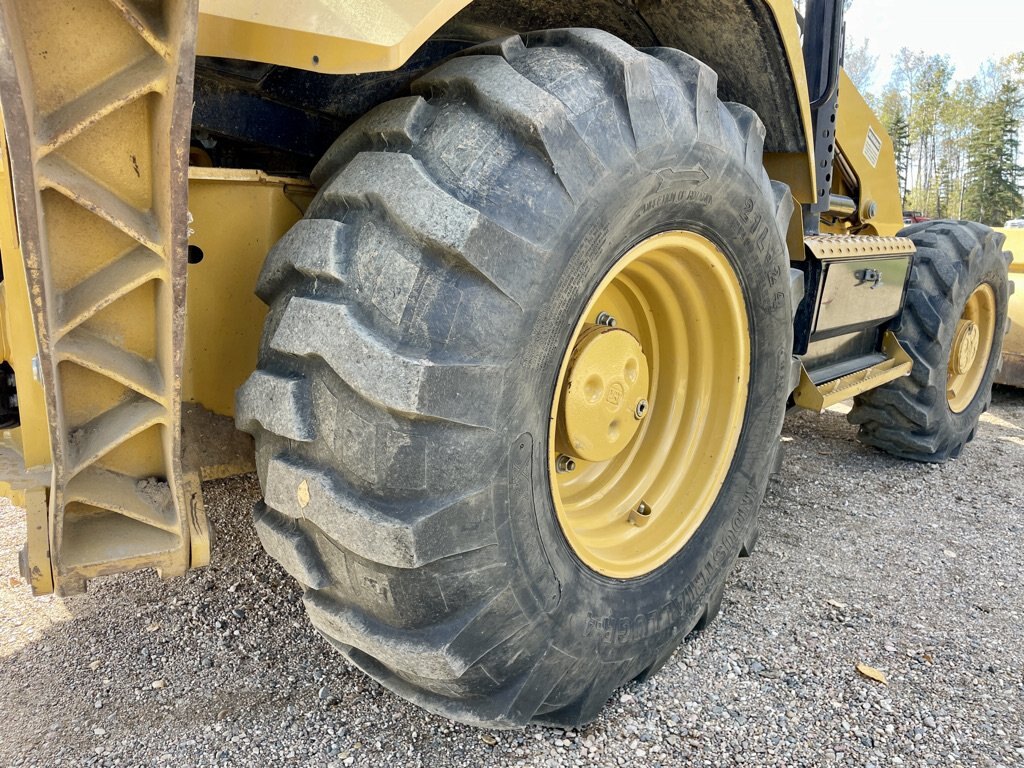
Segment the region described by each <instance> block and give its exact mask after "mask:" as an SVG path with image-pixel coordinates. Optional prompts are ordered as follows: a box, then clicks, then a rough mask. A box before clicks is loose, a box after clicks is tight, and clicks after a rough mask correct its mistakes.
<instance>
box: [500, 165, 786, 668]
mask: <svg viewBox="0 0 1024 768" xmlns="http://www.w3.org/2000/svg"><path fill="white" fill-rule="evenodd" d="M671 154H672V153H671V152H667V153H665V154H664V155H663V156H662V157H661V158H659V159H657V160H653V161H648V162H646V163H644V162H641V163H639V164H637V165H634V166H632V167H629V168H626V169H623V170H621V171H620V172H619V173H611V174H609V178H608V179H607V180H606V182H605V183H603V184H600V185H597V186H596V187H595V188H594V189H593V190H592V194H591V195H590V196H589V198H588V199H587V200H584V201H581V203H580V205H579V206H578V210H579V211H583V212H585V213H583V214H582V215H580V216H579V218H578V220H577V222H576V225H575V226H574V227H572V228H570V229H569V230H567V232H566V234H565V236H564V237H563V238H562V240H561V242H560V243H559V244H558V246H556V249H555V250H556V252H557V253H563V254H569V256H568V258H567V259H566V260H565V261H564V262H562V263H564V268H563V269H562V270H561V274H560V276H558V277H557V278H555V279H552V280H550V281H549V282H548V284H549V285H551V286H552V290H551V293H550V297H549V299H548V301H546V302H545V303H544V307H545V309H544V310H543V311H542V312H541V313H540V315H539V316H538V318H537V320H536V322H535V324H534V328H533V332H532V334H531V350H530V352H529V354H528V355H527V356H526V359H525V360H524V364H523V365H522V366H521V367H519V368H518V369H517V371H516V372H515V373H514V374H513V376H512V377H511V379H510V381H509V383H508V385H507V387H506V402H507V408H508V412H509V413H510V415H511V418H510V422H509V423H510V424H514V425H516V426H515V427H514V428H513V429H511V430H510V434H509V437H510V475H509V477H510V483H509V491H510V499H509V504H508V505H507V509H508V513H509V520H508V524H507V525H501V524H499V525H498V530H505V531H507V532H508V535H507V536H506V537H505V539H506V540H505V542H504V543H505V545H506V546H507V547H509V549H510V553H511V554H512V556H513V557H514V558H515V559H516V560H517V561H518V569H517V570H518V572H519V575H520V577H521V578H520V579H518V581H519V582H520V583H519V584H518V585H517V588H518V589H517V591H518V593H519V594H520V602H522V603H523V604H524V606H525V605H527V604H530V603H532V604H533V606H534V612H535V613H534V615H535V616H538V617H539V618H542V619H543V620H545V621H546V622H549V623H550V624H551V628H550V630H551V631H550V636H551V637H552V638H553V641H554V644H555V645H556V646H558V647H572V648H574V649H575V650H576V651H577V652H579V651H584V650H585V651H586V652H587V653H589V654H596V655H598V656H599V657H600V658H602V659H605V660H608V661H612V660H618V659H622V658H639V659H640V660H641V662H642V661H643V660H644V659H646V660H647V663H648V664H649V663H650V661H651V659H650V657H651V656H653V655H654V654H655V653H656V652H657V651H659V650H660V649H661V648H662V647H663V646H664V645H665V644H666V643H668V642H672V641H676V640H678V638H679V636H680V635H681V634H683V633H685V632H686V631H688V630H689V629H691V628H692V627H693V625H694V624H695V623H696V622H697V621H698V619H699V618H700V617H701V614H702V612H703V611H704V608H705V606H706V605H707V603H708V601H709V598H710V595H712V594H713V592H714V591H715V590H716V589H717V588H718V587H719V586H720V585H721V583H722V582H723V581H724V579H725V576H726V574H727V573H728V571H729V569H730V568H731V566H732V564H733V561H734V559H735V558H736V556H737V554H738V552H739V551H740V549H741V548H742V547H743V546H744V545H745V544H746V543H747V541H748V538H750V537H752V536H753V531H754V530H755V526H756V511H757V506H758V504H759V502H760V500H761V497H762V495H763V493H764V489H765V486H766V484H767V480H768V475H769V473H770V469H771V466H772V460H773V458H774V455H775V450H776V448H777V444H778V436H779V433H780V430H781V425H782V419H783V416H784V410H785V397H786V386H785V385H786V383H787V380H788V376H789V366H790V357H791V349H792V320H791V316H790V297H789V285H788V272H787V269H786V266H787V255H786V254H787V251H786V247H785V244H784V242H783V241H782V238H781V236H780V234H779V231H778V228H777V225H776V222H775V212H774V210H773V205H772V201H771V196H770V192H769V194H767V195H766V194H765V192H766V188H767V182H766V180H764V181H762V180H761V179H754V178H752V177H751V176H750V174H749V172H748V171H747V169H746V167H745V166H744V165H743V164H742V163H741V162H739V161H738V160H737V159H734V158H732V157H731V156H729V155H727V154H725V153H723V152H721V151H720V150H717V149H715V148H712V147H707V146H703V145H695V146H692V147H690V148H689V149H688V150H685V151H683V152H678V150H677V151H676V153H675V154H677V155H681V156H678V157H675V158H673V157H671ZM698 166H700V167H703V168H715V169H717V171H716V173H715V175H714V177H713V178H710V179H708V181H706V182H704V183H703V184H700V185H695V184H694V183H693V182H689V181H685V180H682V179H681V176H680V175H679V174H678V173H677V172H676V171H677V170H678V169H679V168H694V167H698ZM671 230H690V231H694V232H697V233H699V234H701V235H703V236H705V237H707V238H708V239H709V240H711V241H712V242H714V243H715V244H716V245H717V246H718V247H719V248H720V249H721V250H722V251H723V252H724V253H725V254H726V255H727V257H728V259H729V261H730V263H731V265H732V267H733V269H734V271H735V273H736V276H737V278H738V279H739V282H740V285H741V288H742V291H743V294H744V297H745V300H746V310H747V315H748V323H749V330H750V342H751V355H750V356H751V369H750V385H749V386H750V389H749V393H748V399H747V404H746V412H745V415H744V422H743V427H742V431H741V435H740V438H739V443H738V446H737V450H736V454H735V456H734V459H733V463H732V467H731V468H730V470H729V472H728V474H727V476H726V479H725V483H724V485H723V487H722V489H721V491H720V493H719V495H718V498H717V499H716V501H715V503H714V504H713V506H712V508H711V510H710V511H709V512H708V514H707V516H706V518H705V520H704V521H703V522H702V524H701V525H700V527H699V528H698V530H697V531H696V532H695V534H694V535H693V536H692V538H691V539H690V540H689V541H688V542H687V543H686V544H685V545H684V547H683V548H682V549H681V550H680V552H678V553H677V554H676V555H675V556H674V557H672V558H671V559H670V560H669V561H668V562H667V563H666V564H664V565H663V566H661V567H659V568H658V569H656V570H655V571H653V572H652V573H650V574H647V575H645V576H643V577H639V578H635V579H629V580H619V579H612V578H608V577H605V576H601V575H599V574H597V573H596V572H594V571H592V570H591V569H589V568H587V567H586V566H584V565H583V564H582V563H581V562H580V560H579V558H578V557H577V556H576V555H575V553H574V552H573V550H572V549H571V547H570V546H569V544H568V542H567V540H566V538H565V536H564V534H563V532H562V530H561V527H560V525H559V523H558V521H557V517H556V514H555V511H554V506H553V502H552V490H551V484H550V478H549V476H548V456H547V446H548V432H547V430H548V418H549V413H550V408H551V403H552V402H553V397H554V389H555V385H556V381H557V376H558V372H559V368H560V365H561V361H562V357H563V354H564V353H565V350H566V348H567V345H568V343H569V340H570V337H571V335H572V331H573V329H574V328H575V327H576V325H577V322H578V320H579V318H580V316H581V314H582V312H583V310H584V308H585V307H586V305H587V303H588V302H589V300H590V298H591V296H592V294H593V292H594V290H595V289H596V288H597V286H598V284H599V283H600V282H601V280H602V279H603V277H604V276H605V275H606V274H607V272H608V271H609V270H610V269H611V268H612V266H613V265H614V264H615V263H616V262H617V260H618V259H619V258H620V257H621V256H622V255H623V254H625V253H626V252H627V251H628V250H629V249H630V248H631V247H633V246H634V245H636V244H637V243H639V242H641V241H642V240H644V239H646V238H648V237H650V236H652V235H654V234H657V233H659V232H665V231H671ZM538 406H539V407H538ZM524 446H529V447H524ZM517 451H518V452H519V453H520V454H522V452H523V451H529V453H530V457H529V464H530V471H531V474H532V499H531V500H530V501H531V503H530V504H529V505H528V506H529V507H532V510H528V509H527V505H524V504H523V502H522V498H521V495H520V497H519V498H518V499H517V497H516V494H517V483H516V477H515V475H516V472H517V471H518V472H521V471H522V469H521V467H522V464H523V462H524V461H525V459H524V457H523V456H522V455H520V456H519V457H518V459H517V457H516V456H515V454H516V452H517ZM517 461H518V466H519V469H518V470H517V469H516V468H515V465H516V464H517ZM518 487H521V484H518ZM524 511H532V519H531V520H529V521H524V520H522V519H521V518H522V516H524ZM537 548H539V550H540V552H539V553H538V552H537V551H536V549H537ZM538 555H541V556H538ZM641 666H643V664H642V663H641Z"/></svg>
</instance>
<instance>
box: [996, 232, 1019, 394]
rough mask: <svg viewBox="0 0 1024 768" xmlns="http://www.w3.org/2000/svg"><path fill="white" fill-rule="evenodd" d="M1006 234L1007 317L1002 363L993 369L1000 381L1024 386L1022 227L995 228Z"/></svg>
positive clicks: (997, 379) (1004, 246) (1004, 247)
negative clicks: (1010, 256)
mask: <svg viewBox="0 0 1024 768" xmlns="http://www.w3.org/2000/svg"><path fill="white" fill-rule="evenodd" d="M996 232H1002V233H1003V234H1004V235H1006V243H1005V244H1004V245H1003V250H1005V251H1009V252H1010V253H1012V254H1013V261H1012V262H1011V263H1010V285H1011V286H1015V288H1016V290H1014V292H1013V295H1012V296H1010V307H1009V310H1010V317H1009V327H1008V328H1007V332H1006V338H1004V339H1003V367H1002V369H1001V370H999V371H998V372H997V373H996V381H997V382H999V383H1000V384H1012V385H1013V386H1015V387H1024V229H996Z"/></svg>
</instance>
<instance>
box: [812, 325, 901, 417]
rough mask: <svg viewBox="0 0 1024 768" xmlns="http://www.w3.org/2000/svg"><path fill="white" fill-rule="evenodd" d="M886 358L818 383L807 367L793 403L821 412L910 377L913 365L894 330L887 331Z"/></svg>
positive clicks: (884, 351) (885, 339)
mask: <svg viewBox="0 0 1024 768" xmlns="http://www.w3.org/2000/svg"><path fill="white" fill-rule="evenodd" d="M882 352H883V353H884V354H885V359H883V360H882V361H881V362H878V363H875V364H874V365H870V366H868V367H866V368H863V369H861V370H859V371H855V372H853V373H848V374H846V375H845V376H840V377H839V378H837V379H832V380H830V381H824V382H821V383H818V384H815V382H814V379H813V378H812V374H811V373H809V372H808V371H807V369H806V368H803V367H801V369H800V383H799V384H798V385H797V388H796V391H795V392H793V401H794V402H795V403H796V404H797V405H798V406H800V407H801V408H806V409H807V410H809V411H818V412H819V413H820V412H822V411H824V410H825V409H826V408H830V407H832V406H833V405H835V404H836V403H841V402H842V401H843V400H848V399H849V398H851V397H854V396H855V395H859V394H861V393H862V392H867V391H868V390H869V389H874V388H875V387H880V386H882V385H883V384H887V383H889V382H890V381H894V380H895V379H898V378H900V377H901V376H909V375H910V369H911V368H912V367H913V365H914V363H913V361H912V360H911V359H910V355H908V354H907V351H906V350H905V349H903V347H902V346H901V345H900V343H899V341H898V340H897V339H896V336H895V335H894V334H893V333H892V331H886V332H885V336H884V337H883V339H882Z"/></svg>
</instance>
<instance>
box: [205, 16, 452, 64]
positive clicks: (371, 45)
mask: <svg viewBox="0 0 1024 768" xmlns="http://www.w3.org/2000/svg"><path fill="white" fill-rule="evenodd" d="M469 2H470V0H292V1H291V2H278V0H273V1H272V2H254V1H253V0H201V1H200V3H199V39H198V41H197V51H196V53H197V54H198V55H200V56H226V57H229V58H234V59H246V60H248V61H263V62H270V63H273V64H283V65H285V66H289V67H296V68H298V69H308V70H310V71H313V72H324V73H328V74H334V75H340V74H358V73H360V72H381V71H385V70H391V69H396V68H397V67H400V66H401V65H402V63H403V62H405V60H406V59H408V58H409V57H410V56H411V55H412V54H413V53H414V52H415V51H416V49H417V48H419V47H420V46H421V45H422V44H423V43H424V42H425V41H426V39H427V38H428V37H430V36H431V35H432V34H434V32H435V31H437V29H438V28H439V27H440V26H441V25H442V24H444V23H445V22H446V21H448V19H450V18H451V17H452V16H454V15H455V14H456V13H458V12H459V11H460V10H462V8H463V7H465V6H467V5H469Z"/></svg>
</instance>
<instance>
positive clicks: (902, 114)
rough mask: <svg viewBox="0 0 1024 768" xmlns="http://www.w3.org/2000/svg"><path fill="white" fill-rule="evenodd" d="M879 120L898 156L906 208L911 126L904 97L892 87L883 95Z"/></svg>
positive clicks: (898, 168) (898, 171)
mask: <svg viewBox="0 0 1024 768" xmlns="http://www.w3.org/2000/svg"><path fill="white" fill-rule="evenodd" d="M879 119H880V120H881V121H882V126H883V127H884V128H885V130H886V133H888V134H889V138H890V139H891V140H892V150H893V154H895V156H896V176H897V178H898V179H899V185H900V200H901V201H902V204H903V206H904V207H906V205H907V174H908V172H909V170H910V126H909V125H908V123H907V111H906V104H905V102H904V99H903V96H902V95H901V94H900V92H899V91H898V90H896V88H894V87H892V86H891V85H890V86H889V87H888V88H886V89H885V92H884V93H883V94H882V103H881V108H880V110H879Z"/></svg>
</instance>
